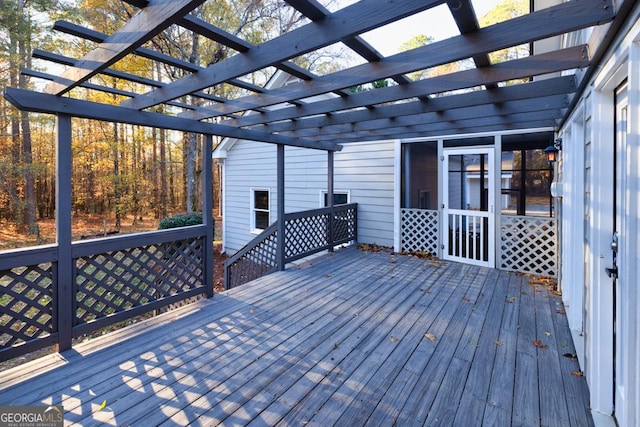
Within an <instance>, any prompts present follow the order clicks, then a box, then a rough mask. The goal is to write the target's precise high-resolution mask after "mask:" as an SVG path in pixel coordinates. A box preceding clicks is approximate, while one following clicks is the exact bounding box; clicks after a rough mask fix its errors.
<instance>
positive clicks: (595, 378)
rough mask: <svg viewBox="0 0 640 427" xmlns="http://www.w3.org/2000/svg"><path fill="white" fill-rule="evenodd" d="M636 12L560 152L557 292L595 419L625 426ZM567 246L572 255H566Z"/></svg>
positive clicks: (636, 177) (636, 299)
mask: <svg viewBox="0 0 640 427" xmlns="http://www.w3.org/2000/svg"><path fill="white" fill-rule="evenodd" d="M639 19H640V7H638V6H637V7H636V8H635V10H634V11H633V12H632V14H631V19H629V21H628V24H627V27H626V28H625V29H624V31H622V32H621V34H620V36H619V37H618V38H617V39H616V40H615V41H614V43H613V44H612V50H611V51H610V52H609V53H608V54H607V55H606V56H605V60H604V61H603V62H602V64H601V66H600V67H599V71H598V73H597V74H596V75H595V76H594V77H593V79H592V80H591V81H590V82H589V83H590V84H589V85H588V87H589V89H588V92H587V93H582V94H581V97H582V102H581V103H580V104H579V105H578V107H579V108H584V114H578V113H579V112H580V111H579V110H576V111H575V112H574V114H573V116H572V119H571V120H570V121H569V122H568V123H567V124H566V125H565V127H564V128H563V133H564V135H563V137H564V136H566V139H565V138H563V145H564V144H565V141H566V143H567V144H569V145H567V146H566V148H565V149H564V150H563V154H562V155H563V157H564V158H565V159H564V162H565V164H564V166H565V173H563V176H562V181H563V189H564V198H563V200H562V203H563V211H562V214H563V218H562V221H563V227H562V233H563V236H562V241H563V248H562V251H563V255H562V262H561V264H562V268H563V274H562V289H563V293H564V294H565V295H564V299H565V302H566V304H567V312H568V314H569V321H570V326H571V327H572V328H573V329H574V330H578V331H579V330H580V328H581V327H582V328H583V330H584V333H583V335H584V353H583V354H581V355H580V356H581V363H582V366H583V369H584V371H585V376H586V378H587V382H588V383H589V388H590V392H591V402H590V407H591V408H592V411H593V414H594V418H595V420H596V422H599V421H603V420H604V417H605V416H611V415H613V416H614V417H615V418H616V421H617V423H618V425H620V426H621V427H622V426H637V425H640V409H639V408H640V405H638V404H637V403H638V402H639V401H640V362H639V361H638V357H637V355H638V353H639V352H640V344H639V343H640V314H639V311H638V306H640V292H639V291H638V277H639V275H640V237H639V235H640V233H639V232H638V230H639V229H640V214H639V212H640V202H638V200H640V199H639V197H638V193H639V192H640V170H639V168H638V166H637V165H638V164H640V131H639V130H638V129H639V125H638V123H640V95H639V94H640V46H639V45H638V43H640V21H639ZM625 79H626V80H627V82H628V85H629V92H628V93H629V117H630V120H629V125H630V129H629V133H628V141H627V147H626V151H623V152H622V153H621V159H620V162H619V163H618V164H617V168H618V173H619V174H620V175H621V176H620V181H619V182H618V185H619V187H618V188H620V189H622V190H625V189H626V193H625V194H624V195H622V196H621V197H620V199H619V200H618V203H619V209H620V210H619V212H622V213H624V218H620V221H619V226H618V228H619V232H620V236H619V238H620V240H619V252H618V257H619V259H618V267H619V269H620V271H619V277H618V280H617V283H614V282H613V281H612V279H611V278H609V277H607V275H606V274H605V268H606V267H610V266H612V263H613V259H612V258H613V257H612V250H611V247H610V244H611V234H612V232H613V213H614V206H613V203H614V191H613V189H614V175H613V164H614V162H613V158H614V135H615V134H614V129H615V122H614V118H615V116H614V111H615V97H614V93H615V90H616V87H618V86H619V85H620V84H621V83H622V82H623V81H625ZM581 225H583V226H584V227H583V228H582V227H580V226H581ZM583 242H584V244H583V245H580V244H581V243H583ZM570 251H573V253H572V254H568V253H569V252H570ZM583 251H584V252H583ZM565 263H566V264H565ZM614 286H615V289H616V292H617V294H618V295H617V298H618V300H619V301H618V302H617V305H614ZM614 317H615V324H614ZM614 327H615V328H616V330H617V331H616V335H615V337H614ZM616 348H617V350H616ZM614 364H615V372H614ZM614 375H615V379H614ZM614 392H615V393H616V398H615V401H614Z"/></svg>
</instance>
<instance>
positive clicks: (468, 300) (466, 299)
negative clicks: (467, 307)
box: [462, 297, 471, 302]
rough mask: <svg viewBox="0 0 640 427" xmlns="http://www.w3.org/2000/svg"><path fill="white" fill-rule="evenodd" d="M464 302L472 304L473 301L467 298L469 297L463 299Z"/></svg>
mask: <svg viewBox="0 0 640 427" xmlns="http://www.w3.org/2000/svg"><path fill="white" fill-rule="evenodd" d="M462 301H464V302H471V300H470V299H469V298H467V297H464V298H462Z"/></svg>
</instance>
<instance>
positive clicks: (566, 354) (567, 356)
mask: <svg viewBox="0 0 640 427" xmlns="http://www.w3.org/2000/svg"><path fill="white" fill-rule="evenodd" d="M563 356H564V357H566V358H568V359H572V360H578V356H577V355H575V354H573V353H565V354H563Z"/></svg>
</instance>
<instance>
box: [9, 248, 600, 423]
mask: <svg viewBox="0 0 640 427" xmlns="http://www.w3.org/2000/svg"><path fill="white" fill-rule="evenodd" d="M574 352H575V351H574V349H573V344H572V341H571V335H570V332H569V327H568V325H567V322H566V318H565V315H564V310H563V307H562V303H561V300H560V298H559V297H558V296H556V295H553V293H551V292H549V291H548V290H547V289H546V288H545V287H544V286H541V285H535V284H532V283H531V281H530V279H529V278H528V277H525V276H522V275H518V274H515V273H508V272H503V271H498V270H492V269H487V268H480V267H474V266H467V265H460V264H455V263H446V262H440V261H438V262H435V261H428V260H421V259H416V258H413V257H408V256H400V255H391V254H388V253H363V252H361V251H358V250H355V249H346V250H343V251H340V252H338V253H336V254H334V255H328V256H326V257H323V258H320V259H317V260H315V261H313V262H311V263H308V264H305V265H303V266H300V267H298V268H293V269H290V270H287V271H284V272H279V273H274V274H271V275H269V276H267V277H264V278H262V279H259V280H257V281H255V282H252V283H250V284H248V285H246V286H243V287H240V288H237V289H233V290H231V291H228V292H225V293H223V294H218V295H216V296H215V297H214V298H213V299H210V300H206V301H201V302H199V303H196V304H194V305H193V306H191V307H190V308H183V309H180V310H177V311H175V312H172V313H168V314H166V315H163V316H159V317H158V318H154V319H150V320H149V321H146V322H144V323H141V324H137V325H134V326H132V327H130V328H128V329H125V330H122V331H119V332H115V333H113V334H109V335H106V336H104V337H101V338H98V339H95V340H93V341H89V342H87V343H84V344H82V345H79V346H77V347H76V348H75V349H74V350H72V351H69V352H66V353H63V354H61V355H52V356H47V357H45V358H43V359H40V360H38V361H34V362H31V363H29V364H26V365H24V366H22V367H18V368H14V369H12V370H9V371H6V372H3V373H2V379H0V402H2V404H3V405H35V404H45V405H62V406H64V410H65V422H66V424H73V423H79V424H83V425H94V424H101V423H103V422H106V423H108V424H111V425H126V424H130V425H158V424H163V423H164V424H167V425H187V424H189V423H194V424H198V425H215V424H218V423H223V424H229V425H239V424H240V425H244V424H248V423H251V422H253V423H256V424H259V425H275V424H279V423H280V424H282V425H319V426H326V425H332V424H335V425H363V424H371V425H386V426H390V425H423V424H427V425H464V426H469V425H491V426H493V425H527V426H529V425H545V426H546V425H562V426H569V425H576V426H587V425H592V420H591V416H590V413H589V409H588V406H589V402H588V390H587V385H586V382H585V380H584V378H582V377H579V376H576V375H575V374H576V373H578V371H579V367H578V362H577V361H576V360H575V359H574V358H571V357H566V356H571V355H572V354H573V353H574ZM565 355H566V356H565ZM103 402H106V403H105V405H106V406H105V407H104V408H103V409H100V407H101V405H102V404H103Z"/></svg>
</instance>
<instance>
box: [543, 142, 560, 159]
mask: <svg viewBox="0 0 640 427" xmlns="http://www.w3.org/2000/svg"><path fill="white" fill-rule="evenodd" d="M560 149H562V138H558V139H556V140H555V141H554V142H553V144H551V145H550V146H548V147H547V148H545V149H544V154H545V155H546V156H547V161H548V162H549V163H555V162H557V161H558V153H559V152H560Z"/></svg>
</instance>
